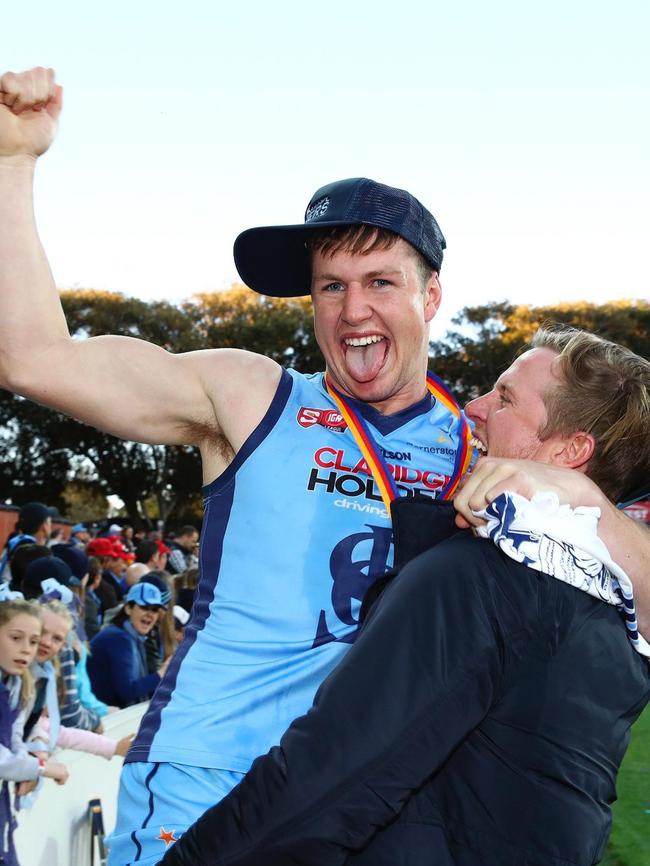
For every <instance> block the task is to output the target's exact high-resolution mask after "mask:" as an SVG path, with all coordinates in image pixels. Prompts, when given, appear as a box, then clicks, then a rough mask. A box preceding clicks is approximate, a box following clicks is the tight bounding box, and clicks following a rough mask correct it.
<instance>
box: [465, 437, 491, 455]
mask: <svg viewBox="0 0 650 866" xmlns="http://www.w3.org/2000/svg"><path fill="white" fill-rule="evenodd" d="M469 444H470V445H471V446H472V447H473V448H476V450H477V451H478V452H479V453H480V454H487V445H484V444H483V442H481V440H480V439H478V438H477V437H476V436H472V438H471V439H470V440H469Z"/></svg>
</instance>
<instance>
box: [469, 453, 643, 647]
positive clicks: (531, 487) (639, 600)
mask: <svg viewBox="0 0 650 866" xmlns="http://www.w3.org/2000/svg"><path fill="white" fill-rule="evenodd" d="M504 490H509V491H511V492H513V493H520V494H521V495H522V496H525V497H526V498H527V499H530V498H531V497H532V496H533V495H534V494H535V493H537V492H538V491H541V490H550V491H552V492H553V493H556V494H557V496H558V498H559V500H560V502H561V503H562V504H566V505H570V506H571V507H572V508H576V507H577V506H579V505H587V506H594V507H597V508H600V513H601V518H600V521H599V523H598V535H599V536H600V538H601V539H602V541H603V542H604V543H605V544H606V546H607V548H608V550H609V552H610V554H611V556H612V559H613V560H614V561H615V562H617V563H618V564H619V565H620V566H621V567H622V568H623V569H624V570H625V572H626V573H627V574H628V575H629V577H630V579H631V580H632V583H633V585H634V598H635V601H636V608H637V617H638V622H639V631H640V632H641V634H642V635H643V636H644V637H645V638H646V640H648V639H650V531H649V530H648V528H647V527H645V526H643V525H642V524H640V523H638V522H637V521H634V520H631V519H630V518H629V517H628V516H627V515H626V514H624V513H623V512H622V511H620V510H619V509H618V508H616V506H615V505H613V504H612V502H610V500H609V499H608V498H607V497H606V496H605V494H604V493H603V492H602V491H601V490H600V488H599V487H597V486H596V485H595V484H594V482H593V481H591V479H589V478H587V476H586V475H585V474H584V473H582V472H579V471H577V470H575V469H563V468H559V467H556V466H549V465H548V464H545V463H536V462H534V461H531V460H508V459H500V458H498V457H482V458H481V459H480V460H479V462H478V463H477V465H476V468H475V469H474V470H473V472H472V474H471V475H470V476H468V477H467V479H466V481H465V483H464V484H463V487H462V489H461V490H460V491H459V493H458V495H457V496H456V498H455V499H454V505H455V507H456V510H457V511H458V515H457V517H456V523H457V524H458V525H459V526H461V527H467V526H472V525H473V526H476V525H478V524H479V523H482V522H483V521H482V520H480V518H477V517H475V516H474V514H473V513H472V512H473V511H480V510H481V509H483V508H485V506H486V505H487V504H488V503H490V502H492V500H493V499H495V498H496V497H497V496H498V495H499V494H500V493H503V491H504Z"/></svg>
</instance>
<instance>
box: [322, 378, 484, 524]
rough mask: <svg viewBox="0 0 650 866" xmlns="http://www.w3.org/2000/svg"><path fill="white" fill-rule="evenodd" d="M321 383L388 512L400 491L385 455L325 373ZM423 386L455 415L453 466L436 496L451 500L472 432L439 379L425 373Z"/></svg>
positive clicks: (464, 465)
mask: <svg viewBox="0 0 650 866" xmlns="http://www.w3.org/2000/svg"><path fill="white" fill-rule="evenodd" d="M324 382H325V387H326V389H327V393H328V394H329V395H330V397H331V398H332V400H333V401H334V402H335V403H336V405H337V407H338V410H339V412H340V413H341V415H342V416H343V418H344V419H345V422H346V424H347V425H348V427H349V428H350V431H351V432H352V435H353V436H354V438H355V441H356V443H357V445H358V446H359V449H360V451H361V453H362V454H363V458H364V460H365V461H366V464H367V465H368V468H369V469H370V471H371V473H372V477H373V478H374V480H375V484H376V485H377V487H378V489H379V492H380V493H381V498H382V499H383V501H384V505H385V506H386V510H387V511H388V513H389V514H390V505H391V502H393V500H394V499H398V498H399V491H398V489H397V485H396V484H395V479H394V478H393V475H392V473H391V471H390V468H389V466H388V464H387V463H386V460H385V458H384V455H383V454H382V453H381V450H380V449H379V448H378V447H377V443H376V442H375V440H374V439H373V436H372V433H371V432H370V430H369V428H368V425H367V424H366V422H365V420H364V419H363V418H362V416H361V414H360V412H359V411H358V409H356V408H355V407H354V406H353V405H352V403H351V402H350V400H349V399H348V398H347V397H345V396H344V395H343V394H341V392H340V391H338V390H337V389H336V388H335V387H334V386H333V385H332V383H331V382H330V379H329V376H328V375H327V374H326V375H325V376H324ZM426 385H427V390H428V391H429V393H430V394H432V395H433V396H434V397H435V399H436V400H439V401H440V402H441V403H442V405H443V406H445V407H446V408H447V409H448V410H449V412H451V414H452V415H454V416H455V417H456V418H457V428H456V432H457V435H458V448H457V449H456V458H455V460H454V468H453V471H452V474H451V477H450V478H449V481H448V482H447V483H446V484H445V486H444V487H443V488H442V490H441V491H440V493H439V495H438V499H452V498H453V497H454V495H455V493H456V489H457V487H458V484H459V482H460V479H461V478H462V476H463V474H464V473H465V471H466V470H467V467H468V466H469V463H470V460H471V459H472V446H471V445H470V438H471V435H472V432H471V430H470V426H469V424H468V422H467V418H466V417H465V415H464V414H463V412H462V411H461V408H460V406H459V405H458V403H457V402H456V400H455V399H454V397H453V396H452V394H451V392H450V391H449V389H448V388H447V386H446V385H445V384H444V383H443V382H442V380H441V379H439V378H438V376H436V375H435V374H434V373H431V372H428V373H427V380H426Z"/></svg>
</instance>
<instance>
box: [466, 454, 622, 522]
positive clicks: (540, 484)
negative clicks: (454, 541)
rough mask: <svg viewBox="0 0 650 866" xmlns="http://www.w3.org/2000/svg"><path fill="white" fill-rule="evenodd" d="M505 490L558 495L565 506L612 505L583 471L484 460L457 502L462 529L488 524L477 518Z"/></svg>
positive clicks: (467, 482)
mask: <svg viewBox="0 0 650 866" xmlns="http://www.w3.org/2000/svg"><path fill="white" fill-rule="evenodd" d="M505 490H508V491H510V492H511V493H519V494H520V495H521V496H525V497H526V499H531V498H532V497H533V496H534V494H535V493H538V492H541V491H550V492H551V493H555V494H556V495H557V497H558V499H559V500H560V503H561V504H563V505H571V506H572V507H573V508H575V507H577V506H578V505H590V506H598V507H600V508H603V507H605V506H607V505H608V504H609V502H608V500H607V499H606V497H605V495H604V494H603V493H602V492H601V490H600V489H599V488H598V487H597V486H596V485H595V484H594V483H593V481H591V480H590V479H589V478H587V476H586V475H584V474H583V473H582V472H578V471H577V470H575V469H564V468H560V467H557V466H550V465H548V464H546V463H536V462H535V461H533V460H511V459H507V458H501V457H481V458H480V459H479V461H478V463H477V464H476V466H475V467H474V469H473V470H472V472H471V474H470V475H467V476H466V477H465V479H464V480H463V483H462V486H461V488H460V490H459V491H458V493H457V494H456V497H455V499H454V507H455V508H456V511H457V512H458V514H457V515H456V524H457V525H458V526H460V527H461V528H462V529H466V528H467V527H468V526H478V525H479V524H481V523H484V522H485V521H483V520H481V519H480V518H478V517H476V516H475V515H474V513H473V512H474V511H481V510H482V509H483V508H485V507H486V506H487V505H489V504H490V502H492V501H493V500H494V499H496V497H497V496H499V494H501V493H503V492H504V491H505Z"/></svg>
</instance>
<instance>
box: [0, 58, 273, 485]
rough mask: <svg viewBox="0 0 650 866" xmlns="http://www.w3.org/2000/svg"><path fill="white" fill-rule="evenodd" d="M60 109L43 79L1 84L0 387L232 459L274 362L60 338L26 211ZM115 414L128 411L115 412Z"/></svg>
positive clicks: (49, 78) (269, 387)
mask: <svg viewBox="0 0 650 866" xmlns="http://www.w3.org/2000/svg"><path fill="white" fill-rule="evenodd" d="M60 110H61V89H60V88H59V87H57V86H55V84H54V76H53V73H52V71H51V70H48V69H35V70H31V71H30V72H27V73H22V74H21V75H18V76H16V75H13V74H11V73H7V74H5V75H4V76H2V78H0V328H1V329H2V330H1V333H0V386H2V387H5V388H8V389H9V390H12V391H15V392H17V393H19V394H22V395H23V396H26V397H29V398H30V399H33V400H36V401H37V402H39V403H43V404H45V405H48V406H52V407H54V408H56V409H59V410H60V411H62V412H65V413H66V414H69V415H72V416H74V417H76V418H79V419H80V420H82V421H85V422H87V423H89V424H92V425H93V426H95V427H98V428H100V429H102V430H106V431H107V432H109V433H113V434H115V435H117V436H122V437H124V438H129V439H134V440H137V441H140V442H150V443H160V444H173V443H179V444H182V443H184V444H193V445H200V446H202V447H203V448H204V451H207V452H211V451H213V450H214V449H213V448H212V449H211V447H210V442H211V440H214V439H215V437H223V438H225V439H226V441H227V442H228V443H229V444H230V446H231V447H232V448H233V449H234V450H235V451H236V450H237V449H238V447H239V446H240V445H241V443H242V442H243V441H244V440H245V439H246V438H247V436H248V434H249V433H250V432H251V430H252V429H253V428H254V426H255V425H256V424H257V422H258V421H259V420H260V418H261V416H262V415H263V414H264V411H265V410H266V407H267V406H268V403H269V402H270V400H271V398H272V395H273V393H274V391H275V388H276V386H277V383H278V381H279V377H280V368H279V367H278V366H277V365H276V364H275V363H274V362H272V361H270V360H269V359H268V358H263V357H261V356H257V355H252V354H249V353H244V352H239V351H237V350H214V351H203V352H191V353H188V354H184V355H173V354H170V353H169V352H166V351H165V350H164V349H162V348H160V347H158V346H154V345H152V344H150V343H147V342H145V341H142V340H136V339H132V338H129V337H117V336H106V337H94V338H91V339H88V340H73V339H71V338H70V335H69V332H68V328H67V325H66V321H65V317H64V315H63V310H62V308H61V304H60V300H59V295H58V292H57V290H56V287H55V285H54V280H53V278H52V274H51V272H50V268H49V265H48V262H47V259H46V256H45V253H44V251H43V248H42V246H41V244H40V241H39V238H38V233H37V230H36V225H35V220H34V213H33V205H32V182H33V175H34V169H35V165H36V160H37V158H38V157H39V156H40V155H41V154H42V153H44V152H45V151H46V150H47V149H48V147H49V146H50V144H51V142H52V140H53V138H54V135H55V132H56V126H57V121H58V117H59V114H60ZM125 397H126V400H125ZM125 403H126V404H127V405H128V406H129V410H128V411H127V412H125V411H116V409H115V407H116V406H119V405H125ZM204 456H205V453H204ZM213 463H214V464H215V465H214V470H215V472H218V471H220V469H222V468H223V466H222V465H218V464H219V460H218V459H217V458H216V457H215V459H214V460H213ZM209 474H211V473H210V471H209V470H208V475H209ZM212 474H214V473H212Z"/></svg>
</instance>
